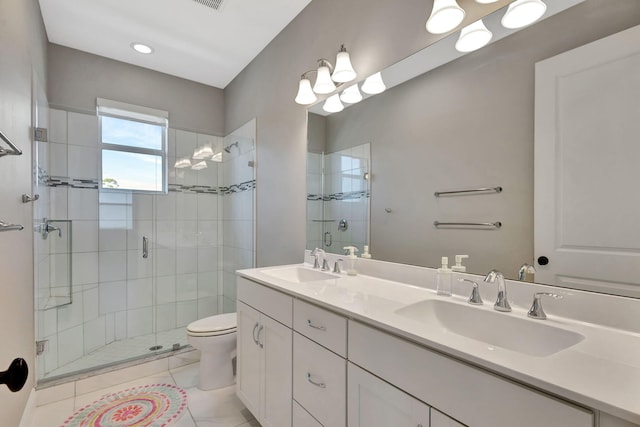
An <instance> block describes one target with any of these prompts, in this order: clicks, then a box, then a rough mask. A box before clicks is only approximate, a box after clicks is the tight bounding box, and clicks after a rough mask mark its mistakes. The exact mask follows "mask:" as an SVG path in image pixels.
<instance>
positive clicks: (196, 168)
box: [191, 160, 208, 171]
mask: <svg viewBox="0 0 640 427" xmlns="http://www.w3.org/2000/svg"><path fill="white" fill-rule="evenodd" d="M206 168H208V166H207V162H205V161H204V160H203V161H201V162H200V163H196V164H195V165H193V166H191V169H193V170H194V171H199V170H201V169H206Z"/></svg>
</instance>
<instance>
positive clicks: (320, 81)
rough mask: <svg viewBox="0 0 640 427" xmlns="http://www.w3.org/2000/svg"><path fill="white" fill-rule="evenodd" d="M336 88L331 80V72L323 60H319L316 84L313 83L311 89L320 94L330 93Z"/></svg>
mask: <svg viewBox="0 0 640 427" xmlns="http://www.w3.org/2000/svg"><path fill="white" fill-rule="evenodd" d="M334 90H336V85H335V83H333V80H331V74H330V72H329V67H328V66H327V65H326V63H325V62H324V61H320V65H319V66H318V77H316V84H315V85H313V91H314V92H315V93H319V94H321V95H324V94H327V93H331V92H333V91H334Z"/></svg>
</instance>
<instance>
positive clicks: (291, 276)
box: [261, 267, 340, 283]
mask: <svg viewBox="0 0 640 427" xmlns="http://www.w3.org/2000/svg"><path fill="white" fill-rule="evenodd" d="M261 273H263V274H266V275H267V276H271V277H275V278H276V279H281V280H286V281H287V282H293V283H305V282H317V281H318V280H334V279H339V278H340V276H336V275H335V274H330V273H325V272H324V271H317V270H311V269H309V268H304V267H285V268H276V269H270V270H262V271H261Z"/></svg>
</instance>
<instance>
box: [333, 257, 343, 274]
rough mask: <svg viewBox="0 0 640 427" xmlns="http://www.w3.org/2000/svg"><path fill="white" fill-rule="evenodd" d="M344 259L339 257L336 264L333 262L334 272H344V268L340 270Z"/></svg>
mask: <svg viewBox="0 0 640 427" xmlns="http://www.w3.org/2000/svg"><path fill="white" fill-rule="evenodd" d="M342 261H344V260H343V259H342V258H338V259H337V260H336V262H335V264H333V272H334V273H338V274H340V273H342V270H340V263H341V262H342Z"/></svg>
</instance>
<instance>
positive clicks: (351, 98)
mask: <svg viewBox="0 0 640 427" xmlns="http://www.w3.org/2000/svg"><path fill="white" fill-rule="evenodd" d="M340 99H341V100H342V102H346V103H347V104H356V103H358V102H360V101H362V94H361V93H360V90H359V89H358V85H357V84H354V85H351V86H349V87H348V88H346V89H345V90H344V91H342V93H341V94H340Z"/></svg>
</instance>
